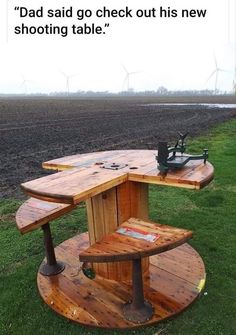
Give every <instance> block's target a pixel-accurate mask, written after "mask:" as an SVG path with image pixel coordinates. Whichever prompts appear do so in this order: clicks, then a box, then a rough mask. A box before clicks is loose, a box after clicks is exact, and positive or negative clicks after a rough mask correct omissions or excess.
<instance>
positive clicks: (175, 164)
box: [156, 133, 208, 174]
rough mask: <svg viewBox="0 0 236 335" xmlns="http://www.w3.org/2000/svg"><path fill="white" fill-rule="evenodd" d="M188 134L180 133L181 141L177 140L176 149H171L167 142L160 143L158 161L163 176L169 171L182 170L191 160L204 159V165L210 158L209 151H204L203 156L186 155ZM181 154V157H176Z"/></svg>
mask: <svg viewBox="0 0 236 335" xmlns="http://www.w3.org/2000/svg"><path fill="white" fill-rule="evenodd" d="M187 135H188V133H186V134H184V135H183V134H181V133H179V136H180V139H179V140H177V142H176V144H175V146H174V147H169V146H168V145H167V142H158V155H157V156H156V160H157V162H158V164H159V166H158V169H159V170H160V172H161V173H162V174H166V173H167V172H168V170H169V169H181V168H182V167H184V166H185V165H186V164H187V163H188V162H189V161H191V160H201V159H203V162H204V164H206V160H207V158H208V149H204V150H203V153H202V154H201V155H184V154H183V153H184V152H185V150H186V143H185V138H186V137H187ZM177 153H181V155H176V154H177Z"/></svg>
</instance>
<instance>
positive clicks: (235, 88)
mask: <svg viewBox="0 0 236 335" xmlns="http://www.w3.org/2000/svg"><path fill="white" fill-rule="evenodd" d="M233 94H234V95H236V66H235V69H234V79H233Z"/></svg>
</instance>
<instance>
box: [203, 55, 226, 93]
mask: <svg viewBox="0 0 236 335" xmlns="http://www.w3.org/2000/svg"><path fill="white" fill-rule="evenodd" d="M214 62H215V70H214V71H213V72H212V73H211V74H210V76H209V77H208V79H207V81H206V82H208V81H209V80H210V79H211V78H212V77H213V76H214V75H215V94H216V93H217V84H218V77H219V72H227V71H225V70H223V69H221V68H219V66H218V64H217V60H216V56H215V55H214Z"/></svg>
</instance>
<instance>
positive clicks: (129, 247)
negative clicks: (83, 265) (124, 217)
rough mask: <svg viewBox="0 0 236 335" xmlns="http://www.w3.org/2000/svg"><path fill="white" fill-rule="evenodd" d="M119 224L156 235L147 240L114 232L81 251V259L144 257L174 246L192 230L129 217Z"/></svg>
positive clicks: (109, 259) (100, 260) (188, 237)
mask: <svg viewBox="0 0 236 335" xmlns="http://www.w3.org/2000/svg"><path fill="white" fill-rule="evenodd" d="M120 227H123V228H129V229H130V230H131V231H136V232H143V234H156V235H158V238H157V240H155V241H152V242H150V241H147V240H142V239H138V238H134V237H130V236H126V235H121V234H119V233H118V232H114V233H111V234H109V235H105V236H104V237H103V239H102V240H100V241H98V242H96V243H95V244H93V245H91V246H90V247H89V248H88V249H87V250H84V251H83V252H81V254H80V260H81V261H83V262H97V263H100V262H102V263H103V262H109V261H110V262H111V261H121V260H132V259H136V258H140V257H147V256H151V255H154V254H158V253H161V252H164V251H167V250H170V249H173V248H175V247H177V246H179V245H181V244H183V243H185V242H186V241H187V240H188V239H190V238H191V237H192V232H191V231H188V230H185V229H180V228H175V227H171V226H167V225H160V224H155V223H153V222H151V221H149V222H147V221H143V220H140V219H136V218H130V219H129V220H128V221H125V222H124V223H123V224H121V226H120Z"/></svg>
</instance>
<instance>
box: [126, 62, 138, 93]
mask: <svg viewBox="0 0 236 335" xmlns="http://www.w3.org/2000/svg"><path fill="white" fill-rule="evenodd" d="M122 67H123V69H124V71H125V73H126V75H125V79H124V81H123V87H122V88H124V86H125V84H126V83H127V91H129V90H130V86H129V84H130V76H132V75H134V74H136V73H139V72H140V71H133V72H129V71H128V70H127V68H126V67H125V66H124V65H123V64H122Z"/></svg>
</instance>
